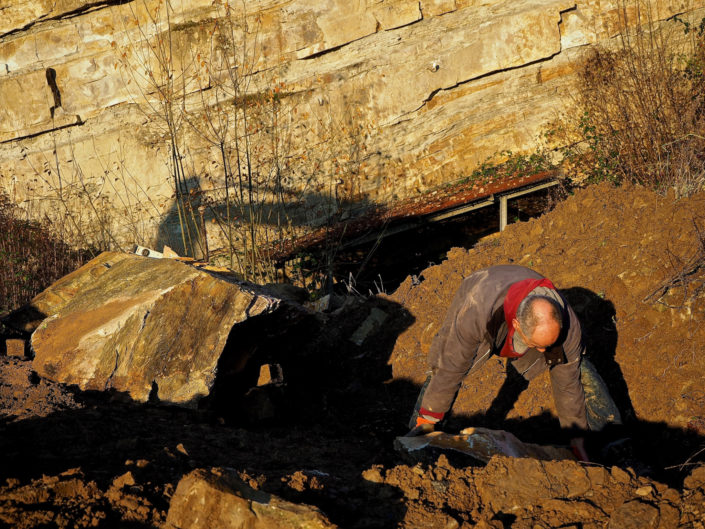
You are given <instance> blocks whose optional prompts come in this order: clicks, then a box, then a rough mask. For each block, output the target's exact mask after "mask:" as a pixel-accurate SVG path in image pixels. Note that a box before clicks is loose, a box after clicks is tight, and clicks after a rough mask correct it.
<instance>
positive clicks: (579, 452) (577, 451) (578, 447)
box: [570, 437, 590, 463]
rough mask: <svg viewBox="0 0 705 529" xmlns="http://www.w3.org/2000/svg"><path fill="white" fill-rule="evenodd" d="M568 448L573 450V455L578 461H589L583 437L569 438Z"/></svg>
mask: <svg viewBox="0 0 705 529" xmlns="http://www.w3.org/2000/svg"><path fill="white" fill-rule="evenodd" d="M570 449H571V450H572V451H573V455H574V456H575V457H577V458H578V461H583V462H585V463H589V462H590V458H589V457H588V455H587V451H586V450H585V439H584V438H582V437H574V438H573V439H571V440H570Z"/></svg>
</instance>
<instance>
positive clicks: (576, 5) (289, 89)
mask: <svg viewBox="0 0 705 529" xmlns="http://www.w3.org/2000/svg"><path fill="white" fill-rule="evenodd" d="M704 4H705V1H704V0H692V1H685V0H683V1H677V0H672V1H652V2H651V3H650V5H649V3H648V2H646V3H644V2H641V3H640V5H641V10H642V11H641V13H642V20H643V19H644V18H645V17H646V16H647V15H646V13H648V16H650V17H651V18H652V19H654V20H666V19H668V18H670V17H672V16H673V15H674V14H678V13H684V12H694V11H695V10H697V9H699V8H701V7H702V6H703V5H704ZM620 6H621V7H620ZM624 14H626V15H627V20H629V21H631V22H632V23H634V22H635V21H636V20H637V19H638V17H637V10H636V7H634V5H632V4H631V3H630V4H629V6H628V7H626V8H624V6H623V2H620V1H619V0H612V1H605V0H578V1H575V0H549V1H546V0H533V1H532V0H517V1H511V2H510V1H493V0H486V1H481V0H421V1H419V0H414V1H411V0H358V1H354V2H350V1H347V0H320V1H311V0H288V1H281V0H279V1H277V0H256V1H248V2H242V3H241V2H234V4H233V5H232V6H230V5H228V4H227V3H225V2H222V1H215V2H214V1H212V0H172V1H171V2H165V1H164V0H161V1H160V0H132V1H129V2H118V1H111V0H106V1H103V2H88V1H86V0H62V1H58V2H57V1H51V2H50V1H48V0H34V1H32V0H28V1H26V2H21V3H19V2H14V1H9V0H5V1H4V2H0V21H1V22H0V189H2V190H4V191H5V192H7V193H8V194H9V195H10V196H11V197H12V199H13V200H15V201H16V202H18V203H20V204H22V205H23V206H24V207H25V208H26V209H27V211H28V212H29V214H30V215H33V216H36V217H41V216H44V215H48V216H49V217H50V218H52V219H54V220H55V221H56V222H57V225H58V224H60V225H61V226H62V229H63V230H64V231H65V232H68V233H70V234H72V237H73V238H74V240H75V242H76V243H77V244H85V243H86V242H94V241H98V242H99V243H101V244H104V245H110V246H113V247H114V246H116V245H124V244H127V243H131V242H137V243H140V244H143V245H149V246H153V245H156V246H159V245H160V244H161V243H168V244H171V245H172V246H179V244H181V245H182V246H183V245H184V244H186V245H187V246H188V243H187V242H186V241H185V240H184V239H182V238H181V237H180V235H179V233H180V231H181V230H180V229H179V226H182V225H184V223H187V220H184V219H185V216H186V213H187V212H186V211H184V210H183V208H182V207H181V205H180V204H178V203H177V202H176V201H175V192H174V190H175V188H176V187H177V186H178V185H181V188H180V189H181V191H185V190H186V188H187V189H188V190H192V189H197V190H199V192H200V193H199V194H198V199H197V204H196V205H200V206H201V207H202V210H201V212H200V213H201V214H203V216H204V220H205V221H206V222H207V221H208V220H211V221H212V220H213V218H214V217H217V218H218V219H219V220H222V219H230V220H231V221H232V219H234V218H235V217H240V220H242V217H245V216H246V215H245V214H244V213H243V210H239V213H240V214H238V212H226V211H225V210H224V209H223V206H222V204H223V201H224V198H225V194H226V192H227V193H231V192H233V188H232V187H228V189H226V186H225V177H224V174H226V173H227V174H231V175H232V180H231V182H230V184H229V185H230V186H232V185H234V184H235V185H239V182H242V171H243V170H244V172H245V173H248V175H249V176H250V177H252V178H253V180H252V183H253V187H254V188H256V190H255V194H254V195H253V196H251V198H250V199H249V200H250V201H251V202H253V203H255V204H257V205H258V206H261V208H260V209H259V210H258V211H260V212H264V213H260V214H261V215H262V219H263V220H261V222H259V223H260V224H264V225H269V226H272V227H273V230H274V231H275V232H276V231H277V229H278V228H281V225H278V224H277V222H279V223H281V218H280V217H281V216H278V214H279V213H281V209H282V207H283V206H282V204H286V206H285V207H284V209H286V212H285V213H286V215H285V216H286V217H287V223H288V225H289V227H290V228H291V229H293V230H298V229H300V228H301V227H302V226H306V225H309V224H311V223H314V224H315V223H316V222H320V221H321V220H322V219H325V218H326V217H327V216H328V215H330V214H332V213H340V205H341V204H343V203H347V202H349V201H353V202H356V203H359V204H379V203H386V202H388V201H390V200H394V199H396V198H402V197H406V196H411V195H414V194H417V193H419V192H423V191H426V190H429V189H432V188H433V187H435V186H438V185H442V184H444V183H448V182H452V181H455V180H457V179H458V178H459V177H462V176H463V175H467V174H468V173H469V172H470V171H472V169H473V168H474V167H476V166H477V165H478V163H480V162H482V161H484V160H485V159H486V158H487V157H489V156H491V155H493V154H495V153H497V152H500V151H503V150H511V151H513V152H521V151H532V150H534V149H535V148H536V147H537V145H538V141H539V138H540V136H541V133H542V131H544V130H545V127H546V126H547V124H548V123H549V122H550V121H551V120H553V119H555V117H556V114H557V113H558V112H559V111H560V110H561V109H562V108H563V105H564V103H565V96H566V93H568V92H569V91H570V86H571V82H572V81H573V78H574V77H573V73H574V69H575V66H576V64H578V63H579V61H580V59H581V57H582V53H583V51H584V50H585V48H586V47H588V46H590V45H594V44H595V43H609V42H610V41H613V40H615V37H616V36H617V35H618V33H619V20H620V16H621V15H624ZM681 33H682V30H681ZM247 103H252V106H251V107H248V106H246V105H247ZM243 105H245V106H244V107H243ZM275 106H276V115H274V114H273V110H272V109H274V108H275ZM243 108H244V109H245V110H243ZM234 109H238V110H234ZM238 112H239V114H238ZM244 112H247V113H249V115H248V116H245V114H244ZM246 117H247V118H249V121H248V122H247V123H245V118H246ZM214 123H215V125H214ZM273 137H276V140H272V138H273ZM236 138H237V139H239V140H240V141H241V143H240V148H241V149H242V141H243V140H244V138H248V139H251V140H252V143H251V145H249V147H248V148H249V149H250V150H249V151H248V152H247V154H248V156H250V158H249V161H250V165H249V166H246V165H245V162H244V161H243V157H242V156H241V157H240V159H239V161H238V159H237V156H236V153H235V152H234V151H233V150H232V149H233V147H232V146H233V144H234V142H235V140H236ZM221 144H223V145H225V151H226V152H224V151H223V150H221V149H220V146H221ZM174 145H176V147H177V156H176V157H174V155H173V152H174V151H173V146H174ZM228 149H230V150H228ZM242 152H243V151H242V150H241V153H242ZM238 166H239V167H240V169H241V171H240V172H238V169H237V168H238ZM228 171H229V172H228ZM253 174H254V175H255V176H254V177H253V176H252V175H253ZM175 175H176V177H177V180H180V181H181V184H179V183H178V182H175V179H174V176H175ZM242 189H243V188H242V187H241V188H239V189H236V192H238V191H241V190H242ZM248 190H249V191H252V188H251V187H250V188H248ZM228 196H230V197H231V202H237V200H235V199H233V198H232V196H231V195H228ZM292 204H293V206H294V208H292ZM217 208H220V209H217ZM247 214H248V215H254V213H252V212H249V213H247ZM275 217H277V218H279V220H273V219H274V218H275ZM250 218H251V217H250ZM191 222H192V223H196V224H198V223H200V222H201V221H200V219H199V217H198V215H196V214H194V215H193V216H192V220H191ZM217 224H218V225H219V226H221V225H222V223H217ZM292 226H293V228H292ZM205 231H206V233H207V236H208V238H209V242H210V246H211V248H213V247H219V246H222V245H223V238H225V237H226V236H225V233H226V230H224V229H223V228H222V227H219V228H218V229H209V228H206V229H205ZM280 231H281V230H280Z"/></svg>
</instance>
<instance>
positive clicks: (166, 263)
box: [32, 253, 279, 405]
mask: <svg viewBox="0 0 705 529" xmlns="http://www.w3.org/2000/svg"><path fill="white" fill-rule="evenodd" d="M96 268H97V269H100V270H101V273H100V274H98V273H96ZM67 282H68V283H70V284H71V285H74V286H76V285H81V286H82V288H81V289H80V290H79V291H78V292H76V293H74V295H73V297H71V299H70V300H69V301H68V302H67V303H66V304H63V303H61V304H60V305H62V306H61V307H60V308H59V310H58V311H57V312H56V313H55V314H53V315H52V316H50V317H49V318H47V319H46V320H45V321H44V322H43V323H42V324H41V325H40V327H39V328H38V329H37V330H36V331H35V332H34V334H33V335H32V348H33V349H34V353H35V358H34V363H33V365H34V369H35V370H36V371H37V372H38V373H39V374H40V375H41V376H43V377H47V378H49V379H51V380H54V381H58V382H62V383H65V384H76V385H77V386H79V387H80V388H81V389H84V390H108V389H112V390H115V391H119V392H125V393H127V394H129V396H130V397H131V398H132V399H134V400H136V401H141V402H144V401H147V400H148V399H149V398H150V396H151V397H152V398H155V399H158V400H160V401H167V402H171V403H176V404H182V405H189V404H195V403H196V401H197V400H198V399H199V398H201V397H203V396H205V395H208V393H209V391H210V389H211V388H212V386H213V383H214V381H215V376H216V371H217V365H218V360H219V359H220V356H221V353H222V352H223V350H224V348H225V345H226V340H227V339H228V336H229V334H230V332H231V330H232V329H233V326H235V325H237V324H238V323H242V322H244V321H246V320H248V319H250V318H254V317H256V316H258V315H262V314H266V313H270V312H272V311H274V310H275V309H277V307H278V306H279V301H278V300H277V299H275V298H272V297H270V296H267V295H264V294H258V293H256V292H255V291H254V290H251V289H250V288H249V287H247V286H245V285H242V284H239V283H236V282H234V281H228V280H225V279H222V278H219V277H215V276H213V275H210V274H208V273H206V272H203V271H200V270H197V269H196V268H194V267H192V266H189V265H187V264H184V263H182V262H179V261H175V260H171V259H150V258H146V257H140V256H136V255H128V254H118V253H106V254H103V255H101V256H100V257H99V258H98V259H97V260H95V261H91V262H89V263H88V264H86V265H85V266H84V267H82V268H81V269H79V270H78V271H77V272H75V273H74V274H72V278H70V281H67ZM59 286H61V285H59ZM56 290H57V291H60V290H61V288H57V289H56ZM47 297H48V296H47ZM233 347H234V348H235V353H234V354H236V355H237V354H238V352H237V344H233ZM242 354H243V355H246V354H247V352H243V353H242ZM242 360H243V362H244V361H246V358H243V359H242Z"/></svg>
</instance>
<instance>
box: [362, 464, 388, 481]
mask: <svg viewBox="0 0 705 529" xmlns="http://www.w3.org/2000/svg"><path fill="white" fill-rule="evenodd" d="M362 477H363V478H364V479H366V480H367V481H371V482H372V483H384V477H382V473H381V472H380V471H379V467H376V466H375V467H372V468H368V469H367V470H364V471H363V472H362Z"/></svg>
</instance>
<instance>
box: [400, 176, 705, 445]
mask: <svg viewBox="0 0 705 529" xmlns="http://www.w3.org/2000/svg"><path fill="white" fill-rule="evenodd" d="M704 206H705V194H703V193H701V194H698V195H696V196H693V197H691V198H689V199H684V200H675V199H674V198H673V197H672V196H667V197H661V196H659V195H657V194H655V193H653V192H650V191H648V190H646V189H643V188H639V187H631V186H625V187H620V188H615V187H612V186H610V185H607V184H602V185H598V186H593V187H590V188H588V189H585V190H582V191H580V192H578V193H576V194H575V196H573V197H570V199H568V200H566V201H565V202H563V203H560V204H559V205H558V206H557V207H556V208H555V209H554V210H553V211H551V212H550V213H547V214H545V215H544V216H542V217H540V218H537V219H533V220H531V221H529V222H525V223H518V224H513V225H510V226H509V227H508V228H507V230H506V231H505V232H503V233H502V234H501V236H492V237H490V238H488V239H486V240H484V241H482V242H481V243H480V244H478V245H477V246H476V247H475V248H473V249H471V250H464V249H460V248H456V249H454V250H452V251H451V252H450V253H449V255H448V259H447V260H446V261H444V262H443V263H441V264H440V265H438V266H433V267H431V268H428V269H427V270H425V271H424V272H423V275H422V279H423V281H422V282H421V283H420V284H416V285H415V284H414V282H413V281H412V280H411V278H409V279H407V280H406V281H405V282H404V283H403V284H402V285H401V287H400V288H399V289H398V290H397V291H396V292H395V293H394V294H393V295H392V296H391V298H392V299H393V300H395V301H397V302H399V303H401V304H402V305H403V306H404V307H406V308H407V309H408V310H409V312H410V313H411V314H412V316H413V317H414V318H415V320H416V321H415V323H414V324H413V325H411V326H410V327H409V328H408V329H407V330H406V331H405V332H404V333H402V334H401V336H400V337H399V339H398V340H397V342H396V345H395V348H394V352H393V354H392V357H391V363H392V366H393V370H394V376H395V378H399V377H408V378H409V379H411V380H413V381H414V382H416V383H417V384H419V383H422V382H423V380H424V379H425V371H426V370H427V369H428V368H427V365H426V354H427V352H428V349H429V346H430V343H431V340H432V338H433V336H434V335H435V333H436V331H437V330H438V328H439V326H440V324H441V323H442V320H443V317H444V314H445V310H446V308H447V306H448V305H449V304H450V301H451V299H452V296H453V294H454V293H455V290H456V289H457V287H458V286H459V284H460V282H461V280H462V279H463V278H464V277H465V276H467V275H469V274H470V273H471V272H472V271H474V270H478V269H480V268H484V267H487V266H491V265H495V264H508V263H514V264H519V265H523V266H528V267H530V268H533V269H534V270H536V271H538V272H539V273H541V274H543V275H545V276H546V277H548V278H550V279H551V280H552V281H553V282H554V284H555V285H556V286H557V287H558V288H559V289H560V290H561V291H562V292H564V293H565V294H566V296H567V298H568V300H569V301H570V303H571V305H572V306H573V308H574V309H575V310H576V312H577V313H578V316H579V317H580V320H581V323H582V325H583V327H584V331H585V340H586V345H587V347H588V352H587V354H588V356H589V357H590V358H591V359H592V361H593V363H594V364H595V365H596V366H597V367H598V370H599V371H600V373H601V375H602V376H603V378H604V379H605V380H606V381H607V383H608V385H609V386H610V390H611V391H612V393H613V397H614V398H615V401H616V402H617V404H618V406H619V407H620V410H621V411H622V414H623V415H624V418H625V420H626V421H627V422H629V421H630V420H631V421H633V420H639V421H648V422H652V423H658V422H663V423H666V424H668V425H669V426H672V427H676V428H683V429H686V428H691V429H696V430H699V431H700V433H705V431H703V430H702V428H703V416H705V385H704V384H703V381H704V380H703V373H705V355H703V354H702V344H703V343H705V327H703V325H702V322H703V316H705V313H704V311H705V297H703V295H702V294H703V279H704V278H705V275H704V274H703V272H704V270H702V267H703V266H704V265H705V246H704V245H705V213H704V212H705V208H704ZM504 379H505V367H504V364H503V361H502V360H500V359H495V360H493V361H490V362H488V364H486V366H485V367H483V369H482V370H481V371H480V372H479V374H478V375H477V376H476V377H474V378H473V380H467V379H466V380H465V382H464V384H465V385H464V387H463V389H462V390H461V392H460V394H459V396H458V399H457V401H456V404H455V406H454V411H455V413H456V414H458V413H462V414H466V415H470V416H473V415H477V414H483V413H484V412H485V410H487V409H488V408H490V406H491V405H492V403H493V399H494V398H495V396H496V395H497V391H498V389H499V388H500V386H501V385H502V382H503V381H504ZM495 407H497V406H495ZM546 412H548V413H551V414H554V415H555V411H554V409H553V401H552V398H551V391H550V382H549V380H548V376H547V375H546V376H544V377H541V378H540V379H539V380H536V381H534V382H532V383H531V384H530V386H529V387H528V389H527V390H526V391H524V392H523V393H522V394H521V395H520V396H519V398H518V401H517V402H516V404H515V405H514V406H513V408H512V409H511V411H509V413H508V418H510V419H512V418H515V419H525V418H528V417H532V416H538V415H541V414H545V413H546Z"/></svg>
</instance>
